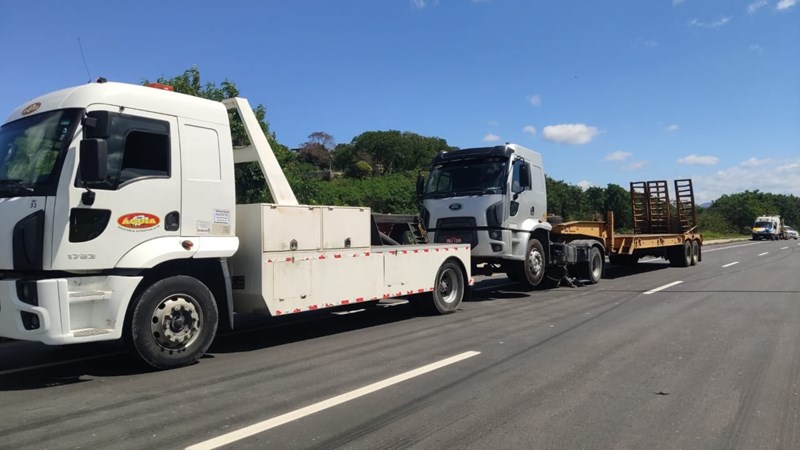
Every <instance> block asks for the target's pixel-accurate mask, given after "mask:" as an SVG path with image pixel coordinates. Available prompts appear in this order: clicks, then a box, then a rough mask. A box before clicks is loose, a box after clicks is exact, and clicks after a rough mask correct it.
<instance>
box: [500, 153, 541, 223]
mask: <svg viewBox="0 0 800 450" xmlns="http://www.w3.org/2000/svg"><path fill="white" fill-rule="evenodd" d="M523 171H527V173H526V174H523ZM509 195H511V201H510V202H509V205H510V207H509V223H510V224H515V225H517V226H519V225H521V224H522V222H524V221H525V220H527V219H530V218H537V217H542V216H544V215H545V214H546V212H547V196H546V193H545V187H544V174H543V172H542V169H541V167H539V166H536V165H533V164H530V163H527V164H526V163H525V161H524V160H523V159H521V158H517V159H515V160H514V161H513V162H512V166H511V189H510V193H509Z"/></svg>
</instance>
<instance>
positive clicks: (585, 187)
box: [576, 180, 594, 191]
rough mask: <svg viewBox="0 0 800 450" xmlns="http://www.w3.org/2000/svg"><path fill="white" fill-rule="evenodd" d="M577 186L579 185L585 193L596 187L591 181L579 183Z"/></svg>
mask: <svg viewBox="0 0 800 450" xmlns="http://www.w3.org/2000/svg"><path fill="white" fill-rule="evenodd" d="M576 184H577V185H578V187H580V188H581V189H583V190H584V191H585V190H587V189H589V188H590V187H594V183H592V182H591V181H587V180H581V181H578V182H577V183H576Z"/></svg>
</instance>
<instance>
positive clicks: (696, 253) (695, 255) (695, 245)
mask: <svg viewBox="0 0 800 450" xmlns="http://www.w3.org/2000/svg"><path fill="white" fill-rule="evenodd" d="M698 262H700V242H698V241H696V240H692V265H693V266H696V265H697V263H698Z"/></svg>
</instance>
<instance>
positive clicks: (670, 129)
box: [664, 123, 681, 133]
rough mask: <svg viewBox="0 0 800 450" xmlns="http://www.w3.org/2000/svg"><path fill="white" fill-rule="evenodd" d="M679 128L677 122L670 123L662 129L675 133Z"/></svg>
mask: <svg viewBox="0 0 800 450" xmlns="http://www.w3.org/2000/svg"><path fill="white" fill-rule="evenodd" d="M680 129H681V127H679V126H678V124H677V123H673V124H672V125H670V126H668V127H667V128H664V131H666V132H668V133H675V132H676V131H678V130H680Z"/></svg>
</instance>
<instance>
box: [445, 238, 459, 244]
mask: <svg viewBox="0 0 800 450" xmlns="http://www.w3.org/2000/svg"><path fill="white" fill-rule="evenodd" d="M445 241H446V242H447V243H448V244H460V243H461V238H460V237H449V238H447V239H446V240H445Z"/></svg>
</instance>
